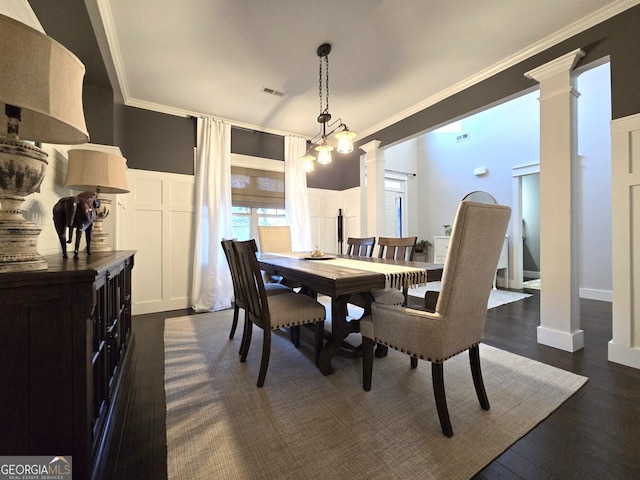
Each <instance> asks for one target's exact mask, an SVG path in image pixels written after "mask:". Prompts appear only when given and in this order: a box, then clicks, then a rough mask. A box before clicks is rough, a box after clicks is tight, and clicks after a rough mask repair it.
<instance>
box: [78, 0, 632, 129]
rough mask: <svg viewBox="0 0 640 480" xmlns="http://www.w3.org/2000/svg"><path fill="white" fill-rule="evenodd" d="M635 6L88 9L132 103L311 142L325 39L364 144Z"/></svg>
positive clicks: (579, 2)
mask: <svg viewBox="0 0 640 480" xmlns="http://www.w3.org/2000/svg"><path fill="white" fill-rule="evenodd" d="M637 3H640V0H616V1H607V0H571V1H558V0H529V1H517V2H514V1H513V0H483V1H482V2H471V1H469V0H448V1H434V0H324V1H310V0H269V1H258V0H189V1H186V2H184V1H183V2H178V1H171V0H164V1H158V0H136V1H131V0H85V4H86V6H87V10H88V12H89V16H90V17H91V21H92V23H93V27H94V30H95V31H96V36H97V38H98V43H99V45H100V47H101V50H102V53H103V58H104V60H105V64H106V66H107V70H108V71H109V74H110V76H111V78H112V83H114V82H115V83H117V84H118V85H119V90H120V92H118V93H120V94H121V95H122V97H123V99H124V101H125V103H126V104H128V105H132V106H137V107H142V108H148V109H152V110H157V111H162V112H166V113H174V114H179V115H189V114H195V115H198V114H207V115H212V116H215V117H217V118H222V119H226V120H229V121H231V122H233V123H235V124H238V125H243V126H247V127H249V128H255V129H260V130H263V131H271V132H274V133H283V132H290V133H297V134H300V135H304V136H307V137H311V136H313V135H315V134H316V133H317V132H318V130H319V125H318V123H317V121H316V117H317V115H318V113H319V110H320V104H319V102H320V100H319V98H318V68H319V58H318V56H317V54H316V50H317V47H318V46H319V45H320V44H322V43H325V42H328V43H330V44H331V45H332V51H331V54H330V55H329V89H330V96H329V102H330V103H329V105H330V111H331V113H332V115H333V119H334V120H335V119H337V118H338V117H341V118H342V119H343V121H344V122H345V123H346V124H347V125H348V126H349V127H350V129H351V130H352V131H355V132H357V133H358V134H359V136H360V138H362V136H363V135H365V134H367V135H368V134H370V133H373V132H374V131H376V130H379V129H380V128H382V127H384V126H387V125H389V124H391V123H393V122H394V121H397V120H400V119H402V118H404V117H406V116H408V115H409V114H411V113H414V112H415V111H418V110H421V109H423V108H425V107H427V106H429V105H430V104H432V103H435V101H437V100H439V99H441V98H444V97H446V96H447V95H450V94H452V93H454V92H455V91H456V90H459V89H462V88H463V87H465V86H469V85H470V84H473V83H475V82H477V81H479V80H482V79H483V78H486V77H488V76H490V75H491V74H493V73H496V72H497V71H499V70H501V69H503V68H505V67H507V66H509V65H512V64H514V63H516V62H517V61H520V60H522V59H524V58H526V57H528V56H531V55H532V54H534V53H537V52H538V51H540V50H542V49H544V48H547V47H548V46H550V45H552V44H555V43H558V42H559V41H561V40H563V39H565V38H568V37H570V36H572V35H574V34H576V33H577V32H579V31H582V30H584V29H586V28H588V27H590V26H592V25H593V24H595V23H599V22H600V21H602V20H604V19H606V18H609V17H611V16H613V15H615V14H617V13H619V12H621V11H623V10H625V9H627V8H630V7H631V6H633V5H635V4H637ZM264 87H267V88H270V89H274V90H277V91H281V92H284V93H285V95H284V96H282V97H279V96H275V95H270V94H267V93H264V92H263V91H262V90H263V88H264ZM114 88H115V89H116V91H117V90H118V87H117V86H116V85H114Z"/></svg>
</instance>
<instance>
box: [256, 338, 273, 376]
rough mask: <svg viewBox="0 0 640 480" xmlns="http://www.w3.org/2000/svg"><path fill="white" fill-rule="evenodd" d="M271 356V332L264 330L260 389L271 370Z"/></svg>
mask: <svg viewBox="0 0 640 480" xmlns="http://www.w3.org/2000/svg"><path fill="white" fill-rule="evenodd" d="M270 355H271V330H269V329H264V337H263V341H262V360H260V373H259V374H258V388H260V387H262V386H263V385H264V378H265V377H266V376H267V368H269V356H270Z"/></svg>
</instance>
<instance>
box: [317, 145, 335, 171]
mask: <svg viewBox="0 0 640 480" xmlns="http://www.w3.org/2000/svg"><path fill="white" fill-rule="evenodd" d="M332 150H333V147H332V146H331V145H327V142H326V140H325V141H324V142H323V143H322V145H318V146H317V147H316V151H317V152H318V163H319V164H320V165H328V164H330V163H331V151H332Z"/></svg>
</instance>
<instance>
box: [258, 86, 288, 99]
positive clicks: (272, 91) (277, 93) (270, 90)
mask: <svg viewBox="0 0 640 480" xmlns="http://www.w3.org/2000/svg"><path fill="white" fill-rule="evenodd" d="M262 91H263V92H264V93H268V94H269V95H275V96H276V97H284V92H280V91H278V90H275V89H273V88H269V87H262Z"/></svg>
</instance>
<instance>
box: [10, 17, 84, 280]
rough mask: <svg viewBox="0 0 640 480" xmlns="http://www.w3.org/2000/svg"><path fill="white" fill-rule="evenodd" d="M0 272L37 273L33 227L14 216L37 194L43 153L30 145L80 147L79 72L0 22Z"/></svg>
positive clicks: (36, 35)
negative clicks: (1, 115) (2, 116)
mask: <svg viewBox="0 0 640 480" xmlns="http://www.w3.org/2000/svg"><path fill="white" fill-rule="evenodd" d="M0 52H2V55H0V108H2V110H3V111H4V113H5V114H6V116H7V122H6V124H5V123H3V122H0V273H6V272H21V271H29V270H45V269H46V268H47V262H46V261H45V260H44V259H43V258H42V255H40V254H39V253H38V249H37V247H38V235H39V234H40V228H38V226H37V225H35V224H34V223H32V222H30V221H28V220H26V219H25V218H24V217H23V215H22V204H23V202H24V200H25V197H27V196H28V195H31V194H32V193H34V192H39V191H40V184H41V183H42V180H43V179H44V175H45V170H46V168H47V164H48V163H47V154H46V152H44V151H43V150H42V149H40V148H38V147H36V146H35V144H34V143H30V142H27V141H25V140H31V141H32V142H43V143H62V144H66V145H70V144H78V143H85V142H87V141H88V139H89V134H88V133H87V127H86V125H85V121H84V112H83V109H82V79H83V77H84V73H85V69H84V65H83V64H82V63H81V62H80V60H78V59H77V58H76V56H75V55H73V54H72V53H71V52H70V51H68V50H67V49H66V48H64V47H63V46H62V45H60V44H59V43H58V42H56V41H55V40H53V39H52V38H50V37H48V36H46V35H45V34H44V33H42V32H39V31H38V30H35V29H33V28H31V27H29V26H27V25H25V24H23V23H20V22H18V21H17V20H14V19H12V18H9V17H7V16H4V15H0Z"/></svg>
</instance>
